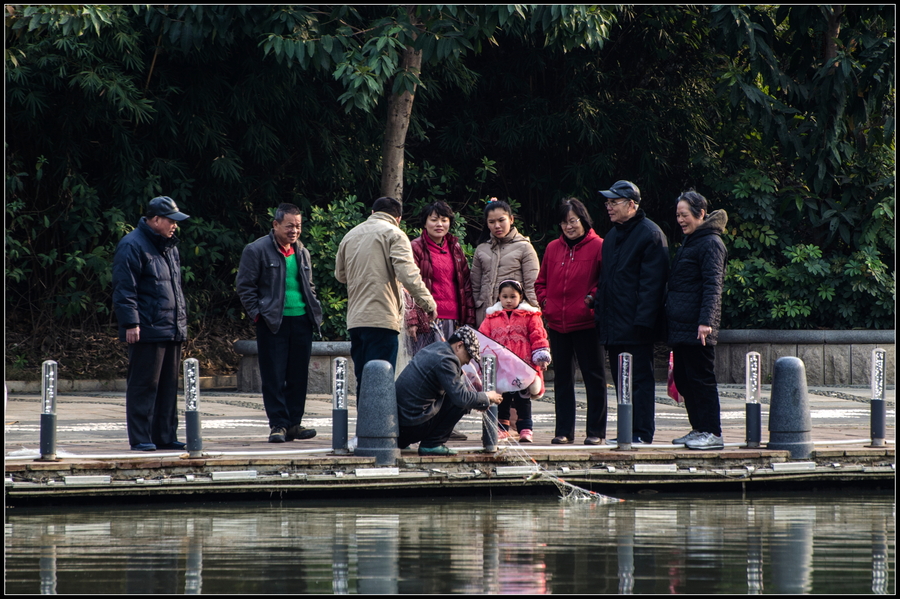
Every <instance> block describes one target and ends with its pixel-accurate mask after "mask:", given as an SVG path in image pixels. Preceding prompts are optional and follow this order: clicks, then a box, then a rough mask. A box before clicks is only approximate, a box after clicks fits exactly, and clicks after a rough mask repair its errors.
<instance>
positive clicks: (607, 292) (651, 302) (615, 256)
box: [594, 181, 669, 443]
mask: <svg viewBox="0 0 900 599" xmlns="http://www.w3.org/2000/svg"><path fill="white" fill-rule="evenodd" d="M600 193H601V194H603V196H604V197H606V198H607V200H606V211H607V213H608V214H609V219H610V220H611V221H612V223H613V225H615V226H614V227H613V229H612V230H611V231H610V232H609V233H608V234H607V235H606V238H605V239H604V240H603V250H602V253H603V260H602V262H601V266H600V281H599V284H598V286H597V297H596V298H595V300H594V320H595V322H596V325H597V334H598V335H599V337H600V343H602V344H603V345H605V346H606V352H607V355H608V356H609V367H610V371H611V372H612V373H613V378H614V380H615V382H616V389H617V390H618V387H619V354H622V353H629V354H631V356H632V371H631V372H632V398H633V406H634V407H633V421H632V431H633V438H632V443H652V442H653V434H654V432H655V429H656V425H655V418H656V404H655V401H656V398H655V394H656V382H655V381H654V379H653V342H654V341H655V340H656V339H657V338H659V339H660V340H663V339H664V338H665V337H664V333H663V331H664V327H665V312H664V309H663V307H664V305H665V299H666V281H667V280H668V276H669V254H668V249H667V248H668V243H667V242H666V236H665V235H664V234H663V232H662V230H661V229H660V228H659V227H658V226H657V225H656V223H654V222H653V221H651V220H650V219H648V218H647V217H646V215H645V214H644V211H643V210H641V209H640V203H641V192H640V190H639V189H638V187H637V185H635V184H634V183H632V182H631V181H616V182H615V183H614V184H613V186H612V187H610V188H609V189H607V190H601V191H600ZM623 442H624V441H623Z"/></svg>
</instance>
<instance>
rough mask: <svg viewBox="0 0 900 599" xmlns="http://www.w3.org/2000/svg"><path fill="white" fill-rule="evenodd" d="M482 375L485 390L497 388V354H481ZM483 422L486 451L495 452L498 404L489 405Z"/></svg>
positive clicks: (483, 441)
mask: <svg viewBox="0 0 900 599" xmlns="http://www.w3.org/2000/svg"><path fill="white" fill-rule="evenodd" d="M481 377H482V382H483V383H484V390H485V391H496V390H497V356H489V355H486V354H481ZM481 423H482V425H481V428H482V432H481V443H482V444H483V445H484V452H485V453H494V452H496V451H497V434H498V433H497V427H498V425H499V422H498V417H497V405H496V404H491V405H489V406H488V409H487V410H486V411H485V413H484V418H483V419H482V421H481Z"/></svg>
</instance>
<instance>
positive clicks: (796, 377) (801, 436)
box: [767, 356, 813, 459]
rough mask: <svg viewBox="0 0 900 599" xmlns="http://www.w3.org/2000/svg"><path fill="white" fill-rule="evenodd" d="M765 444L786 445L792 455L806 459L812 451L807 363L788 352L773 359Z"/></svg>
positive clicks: (785, 447) (772, 445)
mask: <svg viewBox="0 0 900 599" xmlns="http://www.w3.org/2000/svg"><path fill="white" fill-rule="evenodd" d="M767 447H768V448H769V449H786V450H788V451H790V452H791V458H793V459H806V458H808V457H809V456H810V454H811V453H812V450H813V442H812V419H811V418H810V415H809V396H808V395H807V388H806V367H805V366H804V365H803V360H801V359H800V358H795V357H793V356H788V357H784V358H779V359H778V360H776V361H775V367H774V369H773V373H772V399H771V405H770V407H769V443H768V445H767Z"/></svg>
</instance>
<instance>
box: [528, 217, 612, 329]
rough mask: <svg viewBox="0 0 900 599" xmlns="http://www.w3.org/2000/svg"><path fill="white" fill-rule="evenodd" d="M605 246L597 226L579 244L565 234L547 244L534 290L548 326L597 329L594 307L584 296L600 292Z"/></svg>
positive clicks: (589, 230) (554, 327)
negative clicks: (601, 264) (598, 233)
mask: <svg viewBox="0 0 900 599" xmlns="http://www.w3.org/2000/svg"><path fill="white" fill-rule="evenodd" d="M602 248H603V239H602V238H601V237H600V236H599V235H597V233H595V232H594V230H593V229H588V232H587V235H585V236H584V239H582V240H581V241H579V242H578V243H577V244H575V247H571V248H570V247H569V244H567V243H566V240H565V237H563V236H560V238H559V239H555V240H553V241H551V242H550V244H549V245H548V246H547V250H546V251H545V252H544V259H543V260H541V271H540V272H539V273H538V277H537V280H536V281H535V282H534V293H535V295H537V299H538V304H539V305H540V307H541V309H542V310H543V311H544V317H545V318H546V319H547V327H548V328H551V329H553V330H554V331H556V332H557V333H571V332H572V331H583V330H585V329H592V328H594V310H593V309H592V308H589V307H588V306H586V305H585V303H584V298H585V296H587V295H590V296H592V297H593V296H594V295H596V292H597V280H598V279H599V277H600V260H601V249H602Z"/></svg>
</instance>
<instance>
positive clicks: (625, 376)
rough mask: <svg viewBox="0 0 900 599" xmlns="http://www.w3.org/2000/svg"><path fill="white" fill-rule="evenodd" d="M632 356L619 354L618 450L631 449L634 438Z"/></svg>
mask: <svg viewBox="0 0 900 599" xmlns="http://www.w3.org/2000/svg"><path fill="white" fill-rule="evenodd" d="M631 359H632V356H631V354H629V353H621V354H619V385H618V392H619V398H618V399H619V402H618V404H617V405H616V433H617V434H618V438H617V439H616V445H617V447H616V449H624V450H630V449H631V439H632V437H633V436H634V433H633V431H632V423H633V420H634V416H633V412H632V410H633V409H634V407H633V406H632V405H631V381H632V379H631V366H632V361H631Z"/></svg>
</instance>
